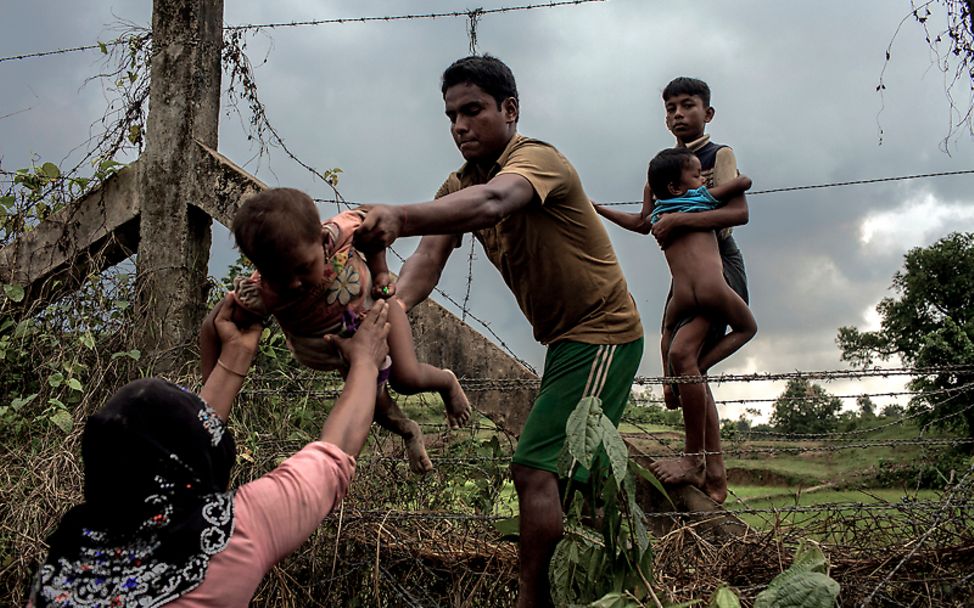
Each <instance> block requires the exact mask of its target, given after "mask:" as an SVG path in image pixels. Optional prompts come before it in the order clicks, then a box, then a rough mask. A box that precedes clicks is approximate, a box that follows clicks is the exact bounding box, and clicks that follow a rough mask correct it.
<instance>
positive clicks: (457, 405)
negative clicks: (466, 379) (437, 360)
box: [440, 369, 470, 429]
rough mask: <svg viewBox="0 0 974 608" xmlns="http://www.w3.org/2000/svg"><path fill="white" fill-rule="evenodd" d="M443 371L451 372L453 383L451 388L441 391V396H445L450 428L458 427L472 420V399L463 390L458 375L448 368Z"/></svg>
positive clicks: (444, 403)
mask: <svg viewBox="0 0 974 608" xmlns="http://www.w3.org/2000/svg"><path fill="white" fill-rule="evenodd" d="M443 371H445V372H446V373H448V374H450V377H451V378H453V383H452V386H451V387H450V390H448V391H444V392H443V393H440V396H441V397H442V398H443V405H444V406H446V419H447V422H449V424H450V428H451V429H458V428H460V427H461V426H463V425H465V424H467V421H468V420H470V401H469V400H468V399H467V394H466V393H465V392H463V387H462V386H460V381H459V380H457V375H456V374H454V373H453V372H452V371H451V370H448V369H444V370H443Z"/></svg>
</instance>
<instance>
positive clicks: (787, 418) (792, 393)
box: [771, 378, 842, 433]
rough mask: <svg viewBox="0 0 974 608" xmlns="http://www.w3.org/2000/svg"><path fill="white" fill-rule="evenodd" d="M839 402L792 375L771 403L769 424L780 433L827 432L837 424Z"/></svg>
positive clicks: (837, 399)
mask: <svg viewBox="0 0 974 608" xmlns="http://www.w3.org/2000/svg"><path fill="white" fill-rule="evenodd" d="M841 408H842V401H840V400H839V398H838V397H836V396H834V395H830V394H828V393H827V392H826V391H825V389H824V388H822V387H821V386H819V385H817V384H812V383H811V382H809V381H808V380H806V379H804V378H793V379H791V380H789V381H788V386H786V387H785V391H784V392H783V393H781V396H780V397H778V399H777V400H776V401H775V402H774V412H772V414H771V424H772V425H773V426H774V427H775V428H777V429H778V430H779V431H781V432H782V433H829V432H832V431H834V430H835V429H836V428H837V427H838V424H839V417H838V414H839V410H840V409H841Z"/></svg>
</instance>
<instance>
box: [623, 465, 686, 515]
mask: <svg viewBox="0 0 974 608" xmlns="http://www.w3.org/2000/svg"><path fill="white" fill-rule="evenodd" d="M629 464H630V465H632V468H633V470H635V471H636V473H637V474H638V475H639V476H640V477H642V478H643V479H645V480H646V481H648V482H649V483H650V484H651V485H652V486H653V487H654V488H656V489H657V490H658V491H659V493H660V494H662V495H663V496H665V497H666V500H668V501H669V502H670V506H671V507H673V510H674V511H675V510H676V505H675V504H674V503H673V499H672V498H670V495H669V494H668V493H667V492H666V488H664V487H663V484H662V482H660V480H659V479H656V476H655V475H653V472H652V471H650V470H649V469H647V468H646V467H644V466H642V465H641V464H639V463H638V462H635V461H633V462H630V463H629Z"/></svg>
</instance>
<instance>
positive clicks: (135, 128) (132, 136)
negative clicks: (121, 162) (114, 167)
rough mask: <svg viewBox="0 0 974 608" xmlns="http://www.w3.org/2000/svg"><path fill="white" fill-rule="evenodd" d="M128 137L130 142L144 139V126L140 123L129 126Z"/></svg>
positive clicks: (134, 142)
mask: <svg viewBox="0 0 974 608" xmlns="http://www.w3.org/2000/svg"><path fill="white" fill-rule="evenodd" d="M127 138H128V140H129V142H130V143H133V144H137V143H139V141H141V139H142V127H140V126H139V125H132V126H130V127H129V133H128V135H127Z"/></svg>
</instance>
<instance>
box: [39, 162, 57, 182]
mask: <svg viewBox="0 0 974 608" xmlns="http://www.w3.org/2000/svg"><path fill="white" fill-rule="evenodd" d="M40 172H41V175H43V176H44V177H47V178H49V179H57V178H59V177H61V170H60V169H58V167H57V165H55V164H54V163H44V164H43V165H41V171H40Z"/></svg>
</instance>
